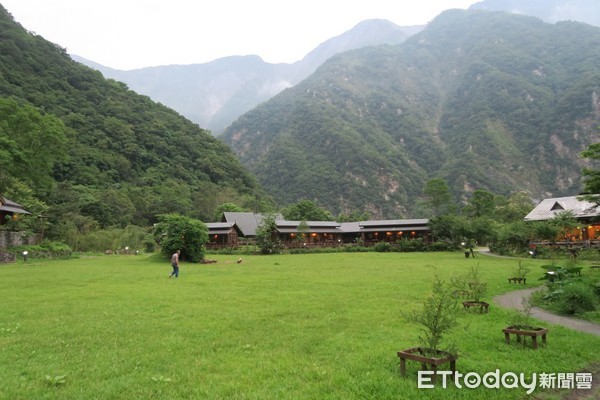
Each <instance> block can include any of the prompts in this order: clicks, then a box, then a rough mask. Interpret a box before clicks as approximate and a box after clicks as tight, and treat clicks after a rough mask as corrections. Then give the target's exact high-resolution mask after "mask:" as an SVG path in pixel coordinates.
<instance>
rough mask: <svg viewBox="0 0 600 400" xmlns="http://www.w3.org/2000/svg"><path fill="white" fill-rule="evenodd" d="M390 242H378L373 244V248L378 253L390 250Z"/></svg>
mask: <svg viewBox="0 0 600 400" xmlns="http://www.w3.org/2000/svg"><path fill="white" fill-rule="evenodd" d="M390 247H391V246H390V244H389V243H387V242H379V243H377V244H376V245H375V246H373V250H375V251H377V252H379V253H385V252H386V251H390Z"/></svg>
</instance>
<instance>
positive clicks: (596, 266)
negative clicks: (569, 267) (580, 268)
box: [590, 265, 600, 270]
mask: <svg viewBox="0 0 600 400" xmlns="http://www.w3.org/2000/svg"><path fill="white" fill-rule="evenodd" d="M590 269H598V270H600V265H592V266H591V267H590Z"/></svg>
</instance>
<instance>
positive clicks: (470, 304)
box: [462, 301, 490, 314]
mask: <svg viewBox="0 0 600 400" xmlns="http://www.w3.org/2000/svg"><path fill="white" fill-rule="evenodd" d="M462 304H463V307H464V308H465V309H466V310H470V309H471V308H479V313H480V314H482V313H484V312H485V313H487V312H488V309H489V308H490V305H489V304H488V303H486V302H485V301H463V302H462Z"/></svg>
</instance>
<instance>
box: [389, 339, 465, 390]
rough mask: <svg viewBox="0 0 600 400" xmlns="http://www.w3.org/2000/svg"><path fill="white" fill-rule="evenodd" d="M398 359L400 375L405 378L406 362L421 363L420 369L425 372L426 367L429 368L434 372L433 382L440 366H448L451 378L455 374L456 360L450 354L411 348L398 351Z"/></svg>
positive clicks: (441, 351) (454, 356) (455, 356)
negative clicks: (447, 364)
mask: <svg viewBox="0 0 600 400" xmlns="http://www.w3.org/2000/svg"><path fill="white" fill-rule="evenodd" d="M398 357H400V375H402V376H406V360H412V361H417V362H419V363H421V368H422V369H423V370H425V371H427V369H428V366H430V367H431V370H432V371H433V372H434V374H433V381H434V382H435V379H436V376H437V374H436V372H437V370H438V367H439V366H440V365H442V364H446V363H449V364H450V371H452V376H453V377H454V373H455V372H456V360H457V359H458V356H457V355H453V354H450V353H449V352H447V351H443V350H431V349H428V348H424V347H413V348H411V349H407V350H403V351H399V352H398Z"/></svg>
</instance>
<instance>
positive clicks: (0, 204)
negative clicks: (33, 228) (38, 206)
mask: <svg viewBox="0 0 600 400" xmlns="http://www.w3.org/2000/svg"><path fill="white" fill-rule="evenodd" d="M0 211H4V212H9V213H17V214H30V212H29V211H27V210H25V209H24V208H23V206H22V205H20V204H18V203H15V202H14V201H12V200H9V199H7V198H6V197H2V196H0Z"/></svg>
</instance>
